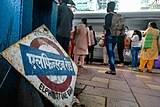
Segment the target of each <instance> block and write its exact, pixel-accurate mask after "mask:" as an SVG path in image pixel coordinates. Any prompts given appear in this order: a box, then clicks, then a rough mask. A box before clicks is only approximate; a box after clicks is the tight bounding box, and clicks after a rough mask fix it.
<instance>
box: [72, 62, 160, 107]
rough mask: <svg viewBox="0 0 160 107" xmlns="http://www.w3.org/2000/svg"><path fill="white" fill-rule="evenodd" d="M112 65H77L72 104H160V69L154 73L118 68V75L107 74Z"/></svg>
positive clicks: (107, 106) (140, 106) (106, 106)
mask: <svg viewBox="0 0 160 107" xmlns="http://www.w3.org/2000/svg"><path fill="white" fill-rule="evenodd" d="M108 67H109V66H104V65H100V63H93V64H88V65H85V66H84V67H83V68H80V67H79V68H78V69H79V71H78V76H77V80H76V88H75V96H76V97H77V98H78V100H79V102H80V103H75V104H74V105H73V107H160V69H153V73H146V72H145V70H144V72H136V71H132V70H131V69H130V68H128V66H127V65H125V66H124V67H116V71H117V74H116V75H110V74H105V72H106V71H107V70H108Z"/></svg>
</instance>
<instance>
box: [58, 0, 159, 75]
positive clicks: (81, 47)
mask: <svg viewBox="0 0 160 107" xmlns="http://www.w3.org/2000/svg"><path fill="white" fill-rule="evenodd" d="M59 2H60V6H59V8H58V22H57V35H56V38H57V40H58V42H59V43H60V44H61V46H62V47H63V48H64V50H65V51H66V52H67V53H68V51H69V50H68V46H69V42H70V40H71V44H72V49H73V51H70V53H71V54H73V56H74V58H73V59H74V62H75V63H76V64H77V66H80V67H83V65H84V61H85V59H86V63H89V62H90V63H92V61H93V51H94V46H95V45H96V44H97V43H96V41H95V40H96V39H95V32H94V30H93V28H92V26H88V24H87V19H86V18H82V20H81V23H80V24H78V25H77V26H75V28H74V30H73V32H74V33H73V36H72V37H70V33H71V29H72V21H73V19H74V15H73V13H72V11H71V10H70V9H69V8H68V7H67V3H68V2H69V0H59ZM115 5H116V4H115V2H113V1H111V2H109V3H108V4H107V13H108V14H107V15H106V16H105V24H104V29H105V34H104V40H105V47H104V53H107V54H108V61H105V62H104V63H109V70H108V71H106V72H105V73H107V74H112V75H116V69H115V54H114V48H115V46H116V44H117V48H118V54H119V59H120V64H119V65H118V66H123V63H124V57H123V49H124V45H121V44H122V43H123V42H124V41H123V40H124V37H125V36H124V35H121V36H112V34H111V24H112V17H113V15H114V14H116V12H114V9H115ZM159 33H160V31H159V30H158V28H157V25H156V23H155V22H150V23H149V24H148V28H147V29H146V31H145V32H144V39H143V41H142V43H141V40H142V33H141V32H140V31H139V30H134V33H133V35H132V37H131V54H132V63H131V67H133V68H137V67H138V53H139V51H140V50H141V53H140V65H139V67H138V69H136V70H137V71H139V72H142V71H143V69H144V67H145V65H146V64H147V72H151V71H152V68H153V65H154V60H155V59H157V58H158V45H157V44H158V43H157V42H158V41H157V40H158V35H159ZM117 41H118V42H117ZM106 51H107V52H106ZM89 56H91V58H89Z"/></svg>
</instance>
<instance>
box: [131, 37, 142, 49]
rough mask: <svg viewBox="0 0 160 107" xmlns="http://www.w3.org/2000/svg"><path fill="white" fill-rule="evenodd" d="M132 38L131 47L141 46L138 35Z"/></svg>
mask: <svg viewBox="0 0 160 107" xmlns="http://www.w3.org/2000/svg"><path fill="white" fill-rule="evenodd" d="M131 40H132V42H131V47H141V41H140V40H139V36H138V35H133V37H131Z"/></svg>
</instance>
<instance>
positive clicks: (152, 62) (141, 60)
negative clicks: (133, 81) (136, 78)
mask: <svg viewBox="0 0 160 107" xmlns="http://www.w3.org/2000/svg"><path fill="white" fill-rule="evenodd" d="M146 64H147V70H148V71H150V72H151V71H152V68H153V65H154V59H152V60H143V59H140V65H139V70H140V71H143V69H144V67H145V65H146Z"/></svg>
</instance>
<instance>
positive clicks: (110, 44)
mask: <svg viewBox="0 0 160 107" xmlns="http://www.w3.org/2000/svg"><path fill="white" fill-rule="evenodd" d="M114 8H115V2H109V3H108V5H107V12H108V14H107V15H106V16H105V25H104V28H105V30H106V34H105V41H106V49H107V53H108V58H109V65H110V67H109V68H110V70H109V71H106V73H107V74H112V75H115V74H116V69H115V55H114V48H115V45H116V43H117V39H118V41H120V39H122V37H121V36H118V37H117V36H112V35H111V31H110V28H111V22H112V17H113V12H114ZM159 34H160V31H159V30H158V28H157V25H156V23H155V22H150V23H149V24H148V28H147V29H146V31H145V32H144V39H143V41H142V43H141V39H142V34H141V32H140V31H139V30H134V33H133V35H132V37H131V54H132V63H131V67H134V68H135V67H138V65H137V63H138V53H139V51H140V50H141V52H140V65H139V67H138V69H136V71H139V72H143V69H144V67H145V65H146V64H147V70H146V72H152V68H153V65H154V60H155V59H158V35H159ZM118 43H119V42H118ZM118 43H117V46H118V48H119V52H118V53H119V58H120V60H121V63H123V60H124V58H123V55H122V54H123V50H122V49H124V47H123V46H122V45H121V46H119V44H120V43H119V44H118Z"/></svg>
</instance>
